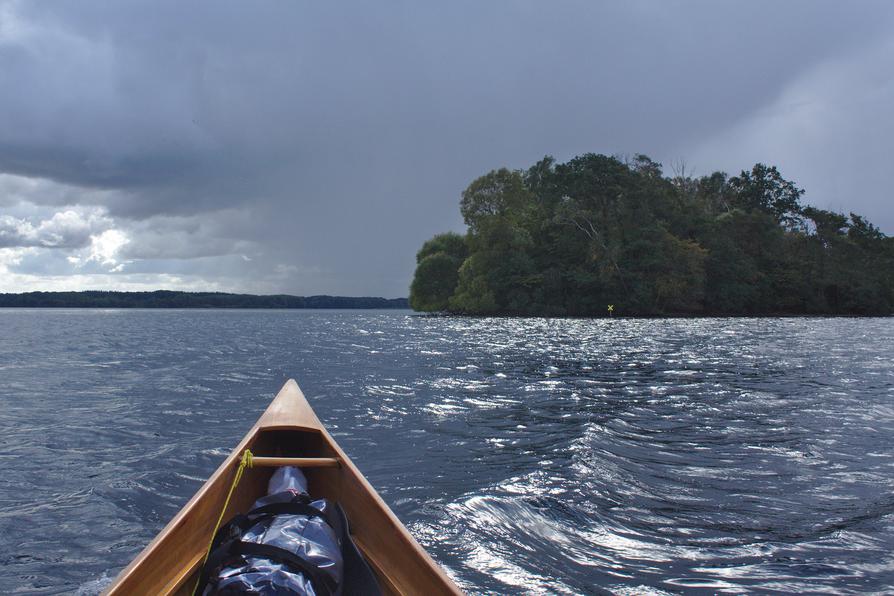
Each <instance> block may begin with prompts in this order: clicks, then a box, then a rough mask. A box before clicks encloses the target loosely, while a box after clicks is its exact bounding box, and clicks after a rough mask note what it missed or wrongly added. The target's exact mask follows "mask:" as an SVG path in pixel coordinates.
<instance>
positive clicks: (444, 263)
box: [410, 232, 468, 312]
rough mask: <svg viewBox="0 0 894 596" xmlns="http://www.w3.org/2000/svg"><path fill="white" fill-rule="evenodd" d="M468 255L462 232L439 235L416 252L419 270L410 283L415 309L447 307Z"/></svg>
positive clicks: (437, 309)
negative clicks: (460, 233) (460, 269)
mask: <svg viewBox="0 0 894 596" xmlns="http://www.w3.org/2000/svg"><path fill="white" fill-rule="evenodd" d="M467 255H468V247H467V245H466V240H465V238H463V237H462V236H460V235H459V234H456V233H454V232H448V233H446V234H438V235H437V236H435V237H434V238H432V239H431V240H428V241H426V243H425V244H423V245H422V248H421V249H420V250H419V252H418V253H416V273H415V275H414V276H413V283H412V284H411V285H410V306H411V307H412V308H413V309H414V310H419V311H425V312H433V311H442V310H447V308H448V305H449V301H450V297H451V296H452V295H453V292H454V291H455V290H456V284H457V283H458V281H459V268H460V267H461V266H462V263H463V261H464V260H465V259H466V256H467Z"/></svg>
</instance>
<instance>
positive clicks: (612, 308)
mask: <svg viewBox="0 0 894 596" xmlns="http://www.w3.org/2000/svg"><path fill="white" fill-rule="evenodd" d="M614 312H615V305H614V304H609V305H608V316H610V317H613V316H615V315H614Z"/></svg>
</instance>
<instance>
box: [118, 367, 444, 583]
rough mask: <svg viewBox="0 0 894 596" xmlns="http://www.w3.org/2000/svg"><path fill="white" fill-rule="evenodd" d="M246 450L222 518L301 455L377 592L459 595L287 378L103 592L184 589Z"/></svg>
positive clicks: (242, 507)
mask: <svg viewBox="0 0 894 596" xmlns="http://www.w3.org/2000/svg"><path fill="white" fill-rule="evenodd" d="M246 448H248V449H251V451H252V453H253V455H254V465H253V466H252V467H251V468H246V469H245V471H244V475H243V476H242V479H241V481H240V482H239V484H238V486H237V488H236V490H235V491H234V493H233V496H232V498H231V500H230V504H229V505H228V506H227V510H226V512H225V514H224V520H227V519H230V518H231V517H232V516H233V515H235V514H237V513H240V512H243V513H244V512H246V511H248V509H249V508H250V507H251V504H252V503H253V502H254V501H255V499H258V498H259V497H261V496H263V495H264V494H265V493H266V487H267V481H268V480H269V478H270V475H271V474H272V473H273V470H275V469H276V468H275V467H272V466H275V465H282V463H284V462H286V463H288V462H292V463H294V462H295V461H296V460H294V459H291V458H305V459H303V461H302V460H298V461H300V463H301V468H302V470H303V471H304V473H305V475H306V476H307V479H308V484H309V492H310V494H311V497H312V498H315V499H317V498H322V497H325V498H327V499H330V500H332V501H336V502H338V503H340V504H341V506H342V508H343V509H344V510H345V513H347V516H348V520H349V522H350V527H351V535H352V537H353V539H354V542H355V543H356V544H357V547H358V548H359V549H360V551H361V553H363V555H364V557H365V558H366V560H367V562H368V563H369V564H370V567H371V568H372V570H373V572H374V573H375V574H376V576H377V578H378V580H379V584H380V586H381V587H382V592H383V593H384V594H461V592H460V590H459V588H457V586H456V584H454V583H453V581H452V580H451V579H450V578H449V577H448V576H447V575H446V574H445V573H444V571H443V570H442V569H441V568H440V567H439V566H438V564H437V563H435V562H434V561H433V560H432V558H431V557H430V556H429V555H428V553H426V552H425V550H424V549H423V548H422V547H421V546H419V544H418V543H417V542H416V541H415V540H414V539H413V537H412V536H411V535H410V533H409V532H407V529H406V528H405V527H404V526H403V524H402V523H401V522H400V520H398V519H397V517H396V516H395V515H394V513H393V512H392V511H391V509H389V508H388V506H387V505H386V504H385V502H384V501H383V500H382V498H381V497H380V496H379V495H378V494H377V493H376V491H375V490H374V489H373V487H372V486H370V484H369V482H367V481H366V479H365V478H364V477H363V475H362V474H361V473H360V472H359V471H358V470H357V468H356V467H355V466H354V464H353V463H351V460H350V458H348V456H347V455H345V453H344V451H342V450H341V448H340V447H339V446H338V444H337V443H336V442H335V440H334V439H333V438H332V437H331V436H330V435H329V433H328V432H326V429H325V428H324V427H323V425H322V423H321V422H320V420H319V419H318V418H317V416H316V414H315V413H314V411H313V409H312V408H311V407H310V404H308V403H307V400H306V399H305V398H304V395H303V394H302V393H301V389H299V388H298V384H297V383H295V381H293V380H291V379H290V380H289V381H287V382H286V384H285V385H284V386H283V388H282V389H281V390H280V392H279V394H277V396H276V398H275V399H274V400H273V402H272V403H271V404H270V406H269V407H268V408H267V410H266V411H265V412H264V413H263V415H261V418H260V419H259V420H258V421H257V423H256V424H255V425H254V426H253V427H252V429H251V430H250V431H248V434H247V435H246V436H245V438H243V439H242V442H241V443H239V446H238V447H236V449H235V450H234V451H233V453H231V454H230V456H229V457H227V459H226V460H225V461H224V462H223V464H221V466H220V467H219V468H218V469H217V471H216V472H214V474H213V475H212V476H211V477H210V478H209V479H208V481H207V482H205V484H204V485H203V486H202V488H201V489H199V492H197V493H196V494H195V496H193V498H192V499H190V501H189V502H188V503H187V504H186V506H185V507H184V508H183V509H182V510H180V512H179V513H178V514H177V515H176V516H175V517H174V519H172V520H171V521H170V523H168V525H167V526H165V528H164V529H163V530H162V531H161V533H160V534H159V535H158V536H156V537H155V539H154V540H153V541H152V542H150V543H149V545H148V546H147V547H146V548H145V549H144V550H143V552H141V553H140V554H139V556H137V558H136V559H134V560H133V561H132V562H131V563H130V565H128V566H127V567H126V568H125V569H124V570H123V571H121V573H120V574H118V577H117V578H115V581H114V582H113V583H112V585H111V586H110V587H109V588H108V589H107V590H106V593H107V594H110V595H122V594H128V595H131V594H190V593H191V592H192V589H193V587H194V586H195V582H196V580H197V579H198V571H199V569H200V567H201V564H202V560H203V558H204V556H205V549H206V548H207V547H208V542H209V541H210V540H211V534H212V532H213V530H214V526H215V524H216V523H217V519H218V517H219V516H220V511H221V508H222V507H223V506H224V503H225V502H226V496H227V492H228V491H229V490H230V486H231V484H232V482H233V478H234V476H235V474H236V470H237V468H238V467H239V462H240V460H241V456H242V453H243V451H244V450H245V449H246ZM284 458H290V459H284Z"/></svg>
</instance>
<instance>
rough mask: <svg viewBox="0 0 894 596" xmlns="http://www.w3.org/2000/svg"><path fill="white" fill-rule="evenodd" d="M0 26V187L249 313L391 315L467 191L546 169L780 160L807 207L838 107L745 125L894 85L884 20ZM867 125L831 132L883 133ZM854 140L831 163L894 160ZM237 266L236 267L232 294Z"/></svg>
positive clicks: (192, 16)
mask: <svg viewBox="0 0 894 596" xmlns="http://www.w3.org/2000/svg"><path fill="white" fill-rule="evenodd" d="M2 6H3V8H2V9H0V88H2V89H4V90H12V92H4V93H2V94H0V171H2V172H6V173H9V174H16V175H19V176H28V177H35V178H40V179H46V180H51V181H54V182H55V183H57V185H61V186H63V187H67V186H72V187H77V188H80V189H82V190H83V192H82V193H81V194H77V193H75V194H76V195H77V196H76V198H72V196H71V195H72V193H71V192H68V193H60V192H49V191H48V192H40V191H34V192H32V193H31V194H29V195H28V199H27V200H28V201H30V202H31V203H34V204H47V205H50V204H52V205H60V206H63V205H72V204H81V205H87V204H90V205H100V206H102V207H103V208H104V209H106V210H107V212H108V214H109V216H110V217H113V218H116V219H117V221H118V222H119V223H121V225H122V226H123V227H125V228H127V229H128V234H129V236H128V237H129V238H130V240H129V242H128V243H127V244H126V245H125V248H124V249H123V250H124V251H125V252H126V253H127V254H128V258H131V259H136V260H141V259H142V260H146V259H158V260H159V261H158V263H170V262H172V261H168V260H169V259H175V260H177V259H178V258H180V259H195V258H196V257H202V258H206V257H209V256H212V255H214V254H218V255H226V259H225V260H224V261H221V262H222V263H223V262H225V263H230V265H231V266H232V267H234V269H233V271H237V270H238V271H239V275H240V276H242V277H241V278H242V279H244V284H243V285H244V289H246V290H251V289H252V287H253V285H254V284H255V283H256V282H259V281H260V278H261V277H262V276H267V277H266V281H265V283H267V284H268V286H264V287H272V286H270V285H269V284H273V286H276V288H278V289H279V290H282V291H291V292H300V293H314V292H324V291H325V292H340V293H353V294H369V293H372V294H385V295H402V294H405V292H406V286H407V283H408V280H409V276H410V275H411V273H412V265H413V254H414V252H415V250H416V249H417V248H418V245H419V244H420V243H421V242H422V241H423V240H424V239H425V238H427V237H428V236H430V235H431V234H432V233H435V232H437V231H442V230H444V229H451V228H452V229H459V228H460V227H461V221H460V219H459V216H458V209H457V205H456V203H457V200H458V195H459V192H460V191H461V190H462V188H463V187H464V186H465V185H466V184H468V182H470V181H471V179H472V178H474V177H475V176H477V175H480V174H482V173H484V172H486V171H487V170H489V169H491V168H495V167H500V166H503V165H507V166H510V167H524V166H526V165H529V164H530V163H532V162H533V161H535V160H536V159H538V158H540V157H542V156H543V155H544V154H546V153H551V154H554V155H556V156H557V157H558V158H560V159H565V158H568V157H571V156H572V155H574V154H577V153H581V152H586V151H600V152H607V153H615V152H621V153H633V152H645V153H648V154H650V155H652V156H653V157H655V158H656V159H659V160H662V161H665V162H666V163H667V162H669V161H670V160H672V159H675V158H693V157H694V158H697V163H694V164H693V165H695V166H696V167H697V168H699V169H701V170H702V171H708V170H711V169H714V168H718V167H722V168H726V169H731V170H732V169H734V168H744V167H748V166H749V165H750V164H751V163H753V161H757V160H758V159H764V160H770V159H777V161H778V162H779V163H780V165H781V166H782V168H783V172H784V173H786V174H789V175H793V174H790V173H789V172H788V171H787V170H786V163H787V162H786V160H788V163H790V164H791V166H792V167H793V168H794V169H795V170H796V171H797V174H798V178H797V180H798V182H799V183H801V184H802V185H803V186H806V187H807V189H808V200H809V199H810V197H811V196H819V197H823V195H822V192H823V188H812V187H811V185H810V183H811V181H815V182H817V183H818V184H817V185H820V184H819V183H822V186H823V187H828V186H829V185H830V184H831V182H829V179H828V176H826V173H827V172H828V171H829V170H830V158H828V157H826V156H825V155H817V154H816V152H815V146H816V145H817V144H820V145H821V144H822V140H823V139H824V138H825V137H823V135H822V134H821V133H822V131H823V125H822V123H823V122H843V120H841V118H838V119H837V120H836V116H835V115H836V114H840V113H842V111H843V112H845V113H850V112H852V111H853V110H851V111H850V112H848V109H847V106H846V105H843V104H842V105H843V107H841V106H839V107H838V108H835V107H834V106H833V107H832V108H830V110H831V111H833V112H834V114H830V113H822V114H818V115H817V118H818V119H819V120H818V123H817V122H816V121H811V124H813V125H817V126H819V129H820V132H817V133H816V135H818V136H817V137H816V138H817V139H819V140H816V139H814V142H812V143H811V145H812V147H810V148H807V147H803V146H801V145H799V144H798V143H795V142H792V141H791V139H790V138H788V137H784V138H776V137H774V136H773V135H774V134H776V133H775V132H774V131H776V130H778V129H779V126H776V125H774V127H773V128H772V130H769V129H767V127H766V126H764V125H763V124H761V122H762V121H761V120H760V115H761V114H764V113H766V112H767V110H768V109H769V110H771V111H773V110H775V112H774V113H778V110H779V102H780V100H781V98H783V99H784V98H786V97H789V96H790V95H793V96H795V97H798V94H797V93H795V92H793V91H792V88H793V86H795V87H796V88H797V86H798V85H799V84H800V83H799V82H800V81H814V80H826V79H829V80H831V81H832V82H831V83H828V85H830V86H831V88H837V87H836V85H835V81H837V80H840V79H841V76H842V75H841V73H840V72H839V71H837V70H835V68H831V70H829V69H827V68H826V66H827V65H829V64H833V65H834V64H836V63H837V62H840V61H842V60H844V61H845V65H846V64H847V60H853V61H857V62H861V63H865V62H867V61H868V62H870V63H872V61H873V60H875V61H878V67H879V68H880V69H882V70H886V71H890V68H889V67H890V61H886V59H887V58H888V57H889V54H888V53H886V52H887V50H886V49H884V46H883V45H882V46H881V47H882V49H878V48H879V47H880V46H879V44H883V43H884V40H886V39H890V38H891V34H892V12H894V5H892V4H890V3H886V2H861V3H857V4H843V3H841V4H835V3H831V2H830V3H818V2H808V1H804V2H786V3H779V2H763V3H760V2H740V3H732V2H649V3H646V2H630V3H623V4H622V3H618V4H608V3H603V4H598V5H597V4H594V3H590V2H564V3H548V4H546V3H534V2H492V3H481V2H466V3H461V2H452V3H441V4H439V5H422V4H420V3H410V2H405V3H375V4H358V5H352V6H345V5H336V6H333V5H316V4H310V3H294V2H281V3H235V2H233V3H226V2H192V3H183V2H141V3H133V2H103V3H98V2H89V1H81V2H77V3H43V2H28V3H7V4H2ZM839 70H840V69H839ZM845 70H846V68H845ZM817 73H819V74H817ZM824 73H825V74H824ZM836 73H838V74H836ZM824 76H825V77H826V78H825V79H823V78H822V77H824ZM811 77H813V78H811ZM817 77H819V78H817ZM830 77H831V79H830ZM836 77H838V78H836ZM842 84H844V82H843V83H842ZM870 84H872V82H871V81H870ZM815 88H816V89H817V93H821V94H824V96H828V95H829V93H828V92H827V88H826V87H823V85H816V86H815ZM881 89H882V91H881V92H882V93H887V96H886V97H891V98H892V99H894V92H892V91H891V90H890V89H889V88H884V87H882V88H881ZM885 89H887V91H885ZM808 99H809V97H808ZM836 105H837V104H836ZM882 105H883V104H879V105H878V106H876V107H875V108H874V109H875V111H874V112H873V111H871V110H870V111H869V113H865V114H862V115H857V116H853V114H851V117H856V118H857V119H858V120H859V119H860V118H863V120H860V122H866V121H872V120H873V119H875V120H878V119H879V117H880V116H883V115H890V114H889V113H886V110H887V109H888V108H884V107H882ZM836 110H837V111H836ZM879 111H882V112H883V113H882V114H880V113H878V112H879ZM790 120H791V119H784V120H781V121H780V122H781V125H783V126H784V125H785V122H787V121H790ZM799 122H800V121H799ZM800 126H808V125H807V124H803V123H802V124H801V125H800ZM845 128H848V127H842V130H844V129H845ZM850 128H855V129H857V130H860V127H859V126H851V127H850ZM743 131H744V132H743ZM756 131H759V133H760V134H758V132H756ZM872 140H873V143H874V145H872V146H868V147H861V146H859V143H856V144H855V146H854V147H853V149H852V151H851V153H853V154H860V152H862V151H865V152H866V153H867V155H868V154H875V155H878V154H884V153H885V152H887V153H890V148H891V147H890V143H891V142H890V141H889V140H887V139H883V138H878V139H876V138H873V139H872ZM783 146H784V147H786V149H787V153H786V154H785V155H778V154H777V153H776V152H775V151H773V150H772V149H773V148H774V147H783ZM767 154H769V155H767ZM739 160H742V161H744V163H740V161H739ZM747 160H751V161H747ZM838 162H839V163H840V164H841V166H840V167H841V170H840V175H839V178H838V179H840V180H839V182H836V184H838V185H839V186H841V185H844V186H845V187H846V186H847V184H848V181H852V182H851V184H853V185H854V187H859V197H854V198H852V197H846V196H845V197H842V195H840V194H836V197H842V198H834V199H833V198H822V200H821V201H820V202H824V203H829V202H830V201H831V202H834V201H835V200H839V201H840V202H841V204H842V208H845V209H847V208H850V206H851V205H856V206H857V207H860V209H859V210H861V211H864V212H867V215H869V216H870V218H871V219H873V220H874V221H877V222H878V223H880V224H882V225H883V227H885V226H887V227H888V231H891V230H892V229H894V221H892V219H891V217H890V216H889V215H886V214H887V212H888V211H889V209H888V208H887V207H885V203H884V201H887V200H889V198H888V197H887V196H884V195H883V192H884V189H883V188H882V187H881V186H882V185H881V184H878V185H876V183H872V184H871V185H869V186H868V187H867V186H866V184H863V185H862V186H861V185H860V184H859V183H858V181H859V180H863V181H865V180H868V179H870V178H867V177H866V176H864V175H863V171H862V170H861V166H860V160H859V159H856V160H853V163H851V162H850V161H847V160H844V162H842V161H841V160H838ZM864 163H865V162H864ZM838 179H836V180H838ZM0 188H2V185H0ZM3 201H4V199H3V197H0V204H3ZM823 206H825V204H824V205H823ZM886 217H887V219H885V218H886ZM190 230H193V232H190ZM166 236H167V237H168V238H169V240H170V241H166ZM240 254H242V255H245V256H246V258H250V259H252V261H251V265H250V266H246V267H245V270H244V271H243V270H241V269H239V268H235V265H233V261H232V258H233V255H237V256H238V255H240ZM237 261H238V259H237ZM239 262H246V263H247V262H248V261H239ZM156 265H157V264H156ZM131 267H132V268H139V270H140V271H142V272H146V271H150V270H152V269H153V267H155V265H151V264H146V263H143V264H141V265H139V266H137V265H131ZM188 268H189V264H188V263H186V264H183V263H181V264H179V265H178V266H177V269H178V273H181V274H186V273H187V271H186V270H187V269H188ZM199 269H200V267H199V266H198V261H196V271H197V272H198V271H199ZM125 271H126V269H125ZM201 271H202V272H203V274H209V275H210V274H212V273H214V271H213V267H210V266H208V265H207V263H205V264H204V265H202V267H201ZM208 272H211V273H208ZM253 276H254V277H253Z"/></svg>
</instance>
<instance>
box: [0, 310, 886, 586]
mask: <svg viewBox="0 0 894 596" xmlns="http://www.w3.org/2000/svg"><path fill="white" fill-rule="evenodd" d="M0 329H2V333H0V431H2V433H0V462H2V474H0V585H2V587H3V591H8V590H9V589H12V590H16V591H19V592H22V593H56V592H71V591H81V592H82V593H94V592H96V591H98V590H99V589H101V588H102V587H103V586H104V585H106V584H107V583H108V581H109V578H110V577H113V576H114V575H115V573H116V572H117V571H118V570H119V569H120V568H121V567H122V566H124V565H125V564H126V563H127V562H128V561H129V560H130V559H131V558H132V557H133V556H134V555H135V554H136V553H137V552H138V551H139V550H140V549H141V548H142V547H143V546H144V545H145V543H146V542H148V541H149V540H150V539H151V538H152V537H153V536H154V535H155V534H156V532H158V530H159V529H160V528H161V527H162V526H163V525H164V524H165V523H166V522H167V521H168V520H169V519H170V517H171V516H172V515H174V513H176V511H178V510H179V508H180V507H181V506H182V505H183V504H184V503H185V502H186V500H187V499H188V498H189V497H190V496H192V494H193V493H194V492H195V491H196V489H197V488H198V487H199V485H200V484H201V483H202V482H203V480H204V479H205V478H206V477H207V476H208V475H209V474H210V473H211V472H212V471H213V470H214V469H215V468H216V467H217V465H218V464H219V463H220V461H221V460H222V459H223V458H224V456H225V455H226V454H227V453H228V452H229V450H230V449H232V448H233V446H234V445H235V444H236V442H237V441H238V440H239V439H240V438H241V437H242V436H243V435H244V433H245V432H246V431H247V430H248V428H249V427H250V426H251V425H252V423H253V422H254V421H255V420H256V419H257V417H258V415H259V414H260V412H261V411H262V410H263V409H264V407H265V406H266V405H267V403H268V402H269V400H270V399H271V398H272V396H273V394H274V393H275V392H276V391H277V390H278V389H279V387H280V385H281V384H282V383H283V381H284V380H285V379H286V378H288V377H290V376H293V377H295V378H296V379H297V380H298V382H299V383H300V384H301V386H302V388H303V389H304V392H305V393H306V395H307V397H308V399H309V400H310V401H311V403H312V404H313V406H314V407H315V409H316V410H317V412H318V414H319V415H320V417H321V418H322V420H323V421H324V422H325V423H327V425H328V426H329V427H330V429H331V430H332V431H333V434H334V435H335V436H336V438H337V439H338V440H339V442H340V443H341V444H342V446H343V447H344V448H345V449H346V450H347V452H348V453H349V454H350V455H351V456H352V458H353V459H354V460H355V462H356V463H357V464H358V466H359V467H360V469H361V470H362V471H363V472H364V473H365V474H366V475H367V477H368V478H369V480H370V481H371V482H372V484H373V485H374V486H376V487H377V488H378V489H379V491H380V493H381V494H382V496H383V497H384V498H385V500H386V501H387V502H388V503H389V504H390V505H391V506H392V508H393V509H394V510H395V512H396V513H397V515H398V516H399V517H400V518H401V519H402V520H403V521H404V522H405V523H406V525H407V526H408V528H409V529H410V531H411V532H412V533H413V534H414V535H415V536H416V538H417V539H418V540H419V541H420V542H421V543H422V544H423V545H424V546H425V547H426V548H427V549H428V550H429V552H430V553H431V554H432V555H433V556H434V558H435V559H437V560H438V561H439V562H440V563H441V564H442V565H444V567H445V568H446V569H447V570H448V572H449V573H450V574H451V575H452V576H453V577H455V578H456V580H457V582H458V583H459V584H460V585H461V586H462V587H463V588H465V589H466V590H467V591H469V592H472V593H526V592H533V593H604V592H614V593H619V594H627V593H641V592H652V593H658V594H664V593H676V592H684V591H685V592H699V591H701V592H710V593H715V592H731V593H740V592H743V591H755V592H757V591H791V592H794V591H805V590H806V591H812V592H823V591H825V592H830V593H831V592H835V593H841V592H864V591H886V590H888V589H890V586H891V585H892V584H894V491H892V489H894V451H892V448H894V362H892V354H894V320H891V319H764V320H757V319H697V320H680V319H678V320H623V319H616V320H604V319H603V320H573V319H465V318H427V317H420V316H413V315H411V314H409V313H407V312H373V311H353V312H346V311H341V312H332V311H328V312H324V311H194V310H191V311H99V310H91V311H82V310H81V311H66V310H52V311H50V310H2V311H0Z"/></svg>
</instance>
